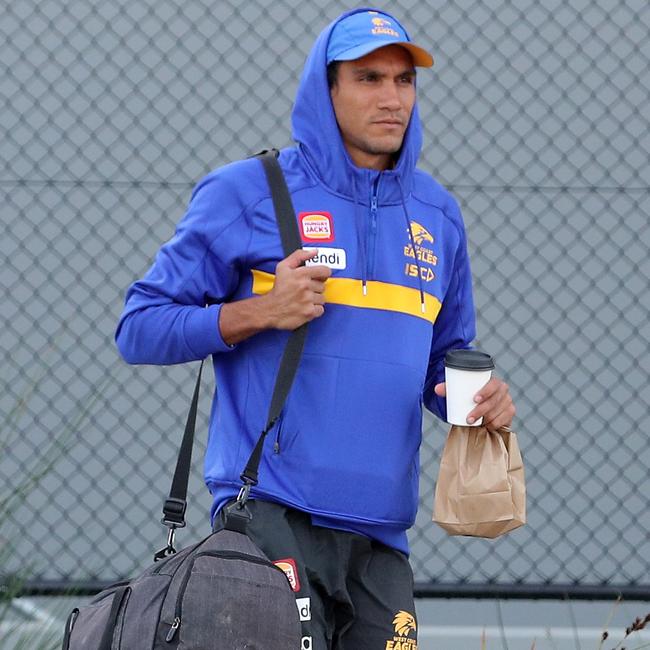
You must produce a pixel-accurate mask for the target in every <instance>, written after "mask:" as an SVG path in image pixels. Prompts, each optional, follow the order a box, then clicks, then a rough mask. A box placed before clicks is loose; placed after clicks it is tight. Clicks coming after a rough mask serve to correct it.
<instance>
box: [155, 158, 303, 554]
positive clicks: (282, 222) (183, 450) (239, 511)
mask: <svg viewBox="0 0 650 650" xmlns="http://www.w3.org/2000/svg"><path fill="white" fill-rule="evenodd" d="M278 155H279V152H278V150H277V149H271V150H264V151H261V152H260V153H259V154H256V156H255V157H256V158H259V159H260V161H261V162H262V165H263V167H264V172H265V175H266V178H267V182H268V184H269V187H270V189H271V197H272V199H273V208H274V211H275V218H276V220H277V223H278V229H279V232H280V239H281V241H282V250H283V252H284V256H285V257H287V256H289V255H290V254H291V253H293V252H294V251H295V250H297V249H299V248H301V247H302V242H301V239H300V233H299V232H298V226H297V224H296V216H295V214H296V213H295V210H294V208H293V204H292V202H291V195H290V194H289V189H288V188H287V184H286V181H285V179H284V174H283V173H282V168H281V167H280V164H279V163H278V160H277V157H278ZM306 335H307V323H305V324H304V325H301V326H300V327H299V328H298V329H296V330H294V331H293V332H291V334H290V335H289V339H288V340H287V344H286V347H285V349H284V353H283V355H282V360H281V361H280V367H279V370H278V374H277V376H276V379H275V385H274V387H273V395H272V396H271V404H270V406H269V413H268V417H267V420H266V426H265V427H264V429H263V430H262V433H261V434H260V437H259V438H258V440H257V444H256V445H255V447H254V449H253V451H252V452H251V455H250V457H249V459H248V462H247V463H246V467H245V468H244V471H243V472H242V474H241V476H240V478H241V480H242V482H243V486H242V488H241V490H240V492H239V495H238V497H237V501H236V502H235V503H234V504H231V506H229V507H228V508H227V511H228V512H227V513H226V516H227V518H228V521H227V522H226V527H228V528H231V529H232V530H237V531H239V532H245V529H246V524H247V523H248V521H249V520H250V518H251V517H250V513H249V512H248V510H247V509H246V508H245V505H246V501H247V500H248V496H249V493H250V489H251V487H253V486H255V485H257V483H258V472H259V466H260V462H261V460H262V450H263V447H264V440H265V438H266V435H267V433H268V432H269V431H270V430H271V429H272V428H273V426H274V424H275V423H276V421H277V419H278V418H279V417H280V414H281V412H282V409H283V408H284V404H285V402H286V400H287V396H288V395H289V391H290V390H291V386H292V384H293V380H294V378H295V376H296V372H297V370H298V364H299V362H300V357H301V355H302V349H303V347H304V343H305V337H306ZM204 361H205V360H203V361H201V365H200V367H199V374H198V377H197V379H196V385H195V387H194V394H193V396H192V403H191V405H190V410H189V413H188V416H187V421H186V423H185V432H184V433H183V440H182V442H181V447H180V450H179V453H178V459H177V461H176V469H175V470H174V477H173V479H172V486H171V489H170V492H169V497H167V499H166V500H165V503H164V505H163V518H162V520H161V521H162V523H163V524H164V525H165V526H167V528H168V529H169V531H168V535H167V546H166V547H165V548H162V549H160V550H159V551H157V552H156V553H155V555H154V562H157V561H158V560H161V559H163V558H165V557H166V556H168V555H172V554H173V553H176V549H175V548H174V536H175V530H176V528H183V527H185V511H186V509H187V485H188V482H189V477H190V466H191V463H192V448H193V446H194V432H195V429H196V415H197V411H198V402H199V389H200V386H201V373H202V372H203V364H204Z"/></svg>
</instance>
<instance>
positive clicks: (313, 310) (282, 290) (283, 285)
mask: <svg viewBox="0 0 650 650" xmlns="http://www.w3.org/2000/svg"><path fill="white" fill-rule="evenodd" d="M317 253H318V251H315V250H302V249H299V250H297V251H294V252H293V253H291V255H289V256H288V257H286V258H285V259H283V260H282V261H281V262H279V263H278V265H277V266H276V267H275V281H274V283H273V288H272V289H271V291H269V292H268V293H267V294H265V295H263V296H254V297H253V298H246V299H244V300H237V301H235V302H229V303H225V304H224V305H223V306H222V307H221V312H220V315H219V324H218V326H219V330H220V331H221V336H222V338H223V340H224V341H225V342H226V343H227V344H228V345H234V344H235V343H239V342H240V341H243V340H244V339H247V338H249V337H250V336H253V335H254V334H257V333H258V332H261V331H263V330H267V329H282V330H294V329H297V328H298V327H300V326H301V325H302V324H303V323H307V322H309V321H310V320H313V319H314V318H318V317H319V316H322V315H323V313H324V312H325V307H324V306H323V305H324V304H325V298H324V296H323V291H324V290H325V281H326V280H327V278H329V277H330V275H332V271H331V269H330V268H329V267H327V266H320V265H319V266H301V264H302V263H303V262H306V261H307V260H310V259H312V258H313V257H315V256H316V255H317Z"/></svg>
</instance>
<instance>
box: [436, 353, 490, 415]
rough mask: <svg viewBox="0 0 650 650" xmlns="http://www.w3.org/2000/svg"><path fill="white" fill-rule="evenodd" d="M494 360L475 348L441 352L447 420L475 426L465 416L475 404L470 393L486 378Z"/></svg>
mask: <svg viewBox="0 0 650 650" xmlns="http://www.w3.org/2000/svg"><path fill="white" fill-rule="evenodd" d="M492 370H494V360H493V359H492V357H491V356H490V355H489V354H486V353H485V352H480V351H479V350H449V351H448V352H447V354H446V355H445V386H446V390H447V422H449V424H457V425H460V426H464V427H470V426H471V427H478V426H481V424H482V423H483V418H478V419H477V420H476V422H474V423H473V424H468V423H467V416H468V415H469V414H470V412H471V411H473V410H474V408H475V407H476V405H477V404H476V402H475V401H474V396H475V395H476V393H478V392H479V391H480V390H481V388H483V386H485V384H487V383H488V381H490V377H491V376H492Z"/></svg>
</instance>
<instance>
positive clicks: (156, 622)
mask: <svg viewBox="0 0 650 650" xmlns="http://www.w3.org/2000/svg"><path fill="white" fill-rule="evenodd" d="M276 157H277V151H275V150H272V151H269V152H262V153H261V154H260V155H259V158H260V160H261V162H262V164H263V166H264V171H265V173H266V176H267V179H268V181H269V186H270V188H271V194H272V197H273V204H274V209H275V213H276V218H277V220H278V227H279V232H280V237H281V240H282V246H283V250H284V252H285V256H288V255H290V254H291V253H292V252H293V251H294V250H296V249H297V248H300V247H301V240H300V234H299V233H298V227H297V225H296V219H295V210H294V209H293V206H292V205H291V197H290V195H289V192H288V190H287V188H286V184H285V182H284V177H283V175H282V170H281V169H280V166H279V165H278V163H277V160H276ZM306 329H307V325H306V324H305V325H303V326H302V327H300V328H298V329H297V330H294V331H293V332H292V333H291V335H290V336H289V338H288V340H287V343H286V347H285V350H284V353H283V355H282V359H281V361H280V368H279V370H278V374H277V377H276V382H275V386H274V388H273V394H272V396H271V404H270V407H269V414H268V418H267V422H266V426H265V427H264V429H263V431H262V432H261V434H260V436H259V438H258V441H257V444H256V445H255V448H254V449H253V451H252V452H251V455H250V458H249V460H248V463H247V464H246V467H245V468H244V471H243V473H242V475H241V478H242V481H243V485H242V489H241V491H240V493H239V496H238V497H237V500H236V501H234V502H233V503H230V504H229V505H227V506H226V507H225V508H223V510H222V511H221V512H220V513H219V517H220V522H221V524H222V526H223V528H222V529H221V530H218V531H217V532H215V533H212V534H211V535H210V536H209V537H206V538H205V539H204V540H203V541H201V542H199V543H198V544H195V545H194V546H190V547H188V548H186V549H183V550H181V551H179V552H176V549H175V548H174V533H175V530H176V528H183V527H184V526H185V509H186V506H187V486H188V479H189V472H190V466H191V460H192V446H193V442H194V431H195V426H196V414H197V408H198V397H199V387H200V383H201V370H202V369H203V362H202V363H201V369H200V370H199V374H198V378H197V380H196V386H195V388H194V395H193V397H192V404H191V407H190V412H189V415H188V417H187V423H186V425H185V433H184V435H183V440H182V442H181V448H180V451H179V455H178V461H177V464H176V470H175V472H174V478H173V480H172V487H171V490H170V494H169V497H168V498H167V499H166V501H165V505H164V507H163V524H165V526H167V527H168V529H169V533H168V537H167V547H166V548H163V549H161V550H160V551H158V552H157V553H156V554H155V556H154V560H155V563H154V564H153V565H152V566H150V567H149V568H148V569H147V570H146V571H145V572H144V573H142V574H141V575H140V576H139V577H137V578H135V579H133V580H129V581H127V582H120V583H117V584H115V585H113V586H112V587H109V588H108V589H105V590H104V591H102V592H101V593H99V594H98V595H97V596H96V597H95V598H94V599H93V601H92V602H91V603H89V604H88V605H85V606H83V607H79V608H75V609H74V610H73V611H72V613H71V614H70V616H69V617H68V620H67V623H66V627H65V636H64V639H63V650H174V649H176V648H177V649H178V650H298V649H299V648H300V646H301V638H302V635H301V627H300V616H299V613H298V607H297V604H296V600H295V596H294V593H293V591H292V589H291V586H290V584H289V581H288V579H287V577H286V575H285V574H284V572H283V571H282V570H281V569H279V568H278V567H276V566H275V565H274V564H272V563H271V562H270V561H269V559H268V558H267V557H266V556H265V555H264V553H263V552H262V551H261V550H260V549H259V548H258V547H257V546H256V545H255V544H254V543H253V542H252V541H251V539H250V538H249V537H247V535H246V534H245V533H246V528H247V525H248V522H249V521H250V519H251V513H250V511H249V509H248V508H247V507H246V501H247V499H248V496H249V492H250V490H251V488H252V487H253V486H255V485H257V482H258V470H259V466H260V459H261V456H262V451H263V446H264V439H265V437H266V435H267V433H268V432H269V431H270V430H271V428H272V427H273V425H274V424H275V422H276V421H277V419H278V417H279V416H280V413H281V411H282V408H283V406H284V403H285V401H286V398H287V395H288V393H289V390H290V388H291V384H292V382H293V379H294V377H295V374H296V369H297V367H298V363H299V360H300V356H301V354H302V349H303V345H304V341H305V335H306Z"/></svg>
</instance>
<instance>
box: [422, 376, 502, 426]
mask: <svg viewBox="0 0 650 650" xmlns="http://www.w3.org/2000/svg"><path fill="white" fill-rule="evenodd" d="M434 391H435V393H436V395H438V396H439V397H444V396H445V395H446V394H447V391H446V386H445V383H444V382H443V383H441V384H437V385H436V386H435V387H434ZM474 401H475V402H476V403H477V404H478V406H476V408H474V409H473V410H472V411H471V412H470V414H469V415H468V416H467V424H473V423H474V422H476V420H478V418H480V417H482V418H483V426H484V427H486V428H487V429H488V430H489V431H496V430H497V429H499V428H500V427H504V426H505V427H509V426H510V425H511V424H512V418H514V416H515V405H514V404H513V403H512V397H511V396H510V390H509V389H508V384H506V383H505V382H504V381H502V380H501V379H498V378H497V377H492V378H491V379H490V381H488V383H487V384H485V386H483V388H481V390H480V391H479V392H478V393H476V395H475V396H474Z"/></svg>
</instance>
